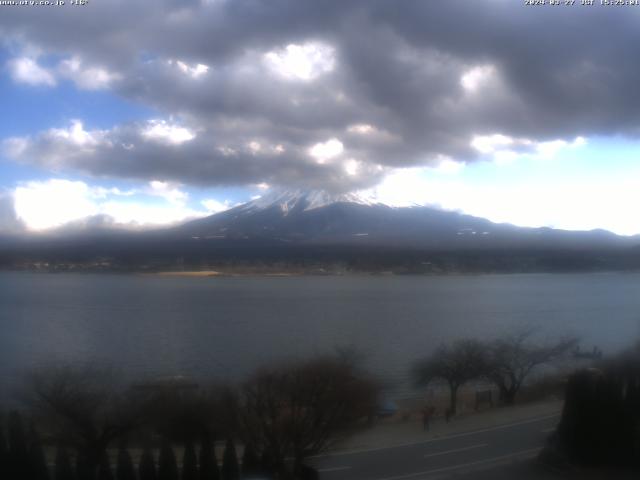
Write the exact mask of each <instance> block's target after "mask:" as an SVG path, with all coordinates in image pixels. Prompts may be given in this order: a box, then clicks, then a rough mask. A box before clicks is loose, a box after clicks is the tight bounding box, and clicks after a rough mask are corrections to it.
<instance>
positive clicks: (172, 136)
mask: <svg viewBox="0 0 640 480" xmlns="http://www.w3.org/2000/svg"><path fill="white" fill-rule="evenodd" d="M142 135H143V136H144V137H146V138H148V139H151V140H156V141H160V142H162V143H168V144H171V145H179V144H181V143H184V142H188V141H190V140H193V139H194V138H196V134H195V133H194V132H192V131H191V130H189V129H187V128H185V127H180V126H178V125H175V124H172V123H167V122H166V121H164V120H150V121H149V123H148V125H147V126H146V128H144V129H143V130H142Z"/></svg>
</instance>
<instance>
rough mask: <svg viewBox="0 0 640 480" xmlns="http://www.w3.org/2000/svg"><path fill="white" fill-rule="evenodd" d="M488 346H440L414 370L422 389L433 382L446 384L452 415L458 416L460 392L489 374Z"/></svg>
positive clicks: (465, 342) (473, 343)
mask: <svg viewBox="0 0 640 480" xmlns="http://www.w3.org/2000/svg"><path fill="white" fill-rule="evenodd" d="M486 365H487V356H486V346H485V345H483V344H482V343H481V342H479V341H477V340H458V341H456V342H453V343H452V344H451V345H441V346H440V347H439V348H438V349H436V351H435V352H434V353H433V354H432V355H430V356H429V357H427V358H425V359H423V360H420V361H418V362H417V363H416V365H415V366H414V376H415V378H416V380H417V382H418V384H420V385H425V386H426V385H428V384H429V383H431V382H432V381H434V380H443V381H445V382H446V383H447V384H448V386H449V390H450V392H451V396H450V401H449V412H450V413H451V415H455V414H456V410H457V403H458V402H457V399H458V389H459V388H460V387H461V386H462V385H464V384H465V383H467V382H468V381H470V380H473V379H475V378H479V377H482V376H483V375H484V374H485V372H486Z"/></svg>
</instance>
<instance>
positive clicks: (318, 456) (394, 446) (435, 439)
mask: <svg viewBox="0 0 640 480" xmlns="http://www.w3.org/2000/svg"><path fill="white" fill-rule="evenodd" d="M559 416H560V412H558V413H554V414H553V415H545V416H543V417H537V418H532V419H529V420H523V421H521V422H514V423H507V424H505V425H498V426H496V427H489V428H483V429H480V430H472V431H470V432H464V433H456V434H453V435H445V436H443V437H436V438H432V439H429V440H421V441H419V442H408V443H399V444H396V445H389V446H387V447H374V448H363V449H354V450H346V451H344V452H333V453H325V454H323V455H315V456H313V457H310V458H325V457H341V456H344V455H352V454H355V453H368V452H379V451H381V450H391V449H393V448H403V447H411V446H414V445H426V444H427V443H433V442H439V441H441V440H449V439H451V438H460V437H467V436H469V435H476V434H478V433H484V432H491V431H494V430H501V429H504V428H511V427H517V426H519V425H526V424H528V423H536V422H541V421H543V420H548V419H550V418H555V417H559Z"/></svg>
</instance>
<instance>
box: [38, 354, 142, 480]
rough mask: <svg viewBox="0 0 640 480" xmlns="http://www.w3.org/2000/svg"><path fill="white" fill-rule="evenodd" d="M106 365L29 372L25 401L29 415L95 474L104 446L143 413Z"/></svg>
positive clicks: (132, 426) (120, 435) (103, 452)
mask: <svg viewBox="0 0 640 480" xmlns="http://www.w3.org/2000/svg"><path fill="white" fill-rule="evenodd" d="M116 378H117V376H116V373H115V372H114V371H112V370H109V369H105V368H98V367H66V366H65V367H52V368H47V369H41V370H38V371H36V372H34V373H32V374H31V376H30V378H29V390H28V392H27V397H26V400H27V401H28V404H29V406H30V407H31V409H32V412H33V415H34V417H36V418H38V420H39V421H40V422H41V424H43V425H45V430H46V431H47V432H51V434H52V435H53V436H54V437H55V439H56V440H57V441H59V442H61V443H62V444H63V445H69V446H72V447H74V448H76V449H77V451H78V455H79V457H81V458H82V459H83V462H84V463H83V464H84V466H85V467H86V468H87V470H88V471H89V472H91V473H92V474H93V476H95V473H96V472H97V468H98V465H99V464H100V461H101V460H102V458H103V457H104V454H105V452H106V449H107V447H108V446H109V445H110V444H111V443H112V442H113V441H114V440H116V439H118V438H120V437H122V436H124V435H125V434H126V433H128V432H129V431H131V430H132V429H133V428H134V427H136V426H137V425H138V424H139V423H140V422H141V420H142V418H143V417H144V415H143V409H142V405H141V404H140V402H138V401H137V399H136V398H134V397H133V396H131V395H129V394H128V393H127V391H126V390H124V389H121V388H119V386H118V385H117V382H116V381H115V379H116Z"/></svg>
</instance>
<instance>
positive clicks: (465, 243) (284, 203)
mask: <svg viewBox="0 0 640 480" xmlns="http://www.w3.org/2000/svg"><path fill="white" fill-rule="evenodd" d="M172 232H173V234H175V235H177V236H181V237H183V238H184V237H188V238H191V239H192V240H194V241H201V242H207V241H208V242H216V241H218V242H221V243H222V242H224V241H243V240H244V241H251V240H253V241H258V240H259V241H263V242H274V243H280V244H287V243H291V244H298V245H304V244H309V245H320V244H327V245H336V244H342V245H376V246H389V247H412V248H428V249H436V250H456V249H469V248H471V249H486V248H512V247H527V248H529V247H539V248H585V247H589V248H591V247H596V246H598V247H605V246H621V245H624V244H627V243H629V241H628V239H626V238H624V237H619V236H617V235H614V234H612V233H610V232H606V231H602V230H594V231H590V232H573V231H563V230H555V229H551V228H523V227H516V226H514V225H510V224H497V223H493V222H491V221H489V220H487V219H484V218H478V217H473V216H471V215H465V214H461V213H458V212H452V211H445V210H441V209H437V208H433V207H424V206H413V207H391V206H388V205H385V204H382V203H379V202H378V201H376V200H375V199H374V198H371V197H366V196H362V195H358V194H354V193H349V194H339V195H333V194H330V193H327V192H325V191H305V190H288V191H276V192H272V193H269V194H267V195H265V196H263V197H260V198H258V199H255V200H253V201H250V202H248V203H245V204H243V205H239V206H237V207H235V208H232V209H230V210H227V211H225V212H222V213H218V214H215V215H212V216H210V217H206V218H203V219H198V220H194V221H191V222H188V223H186V224H184V225H181V226H179V227H176V228H174V229H173V230H172Z"/></svg>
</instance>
